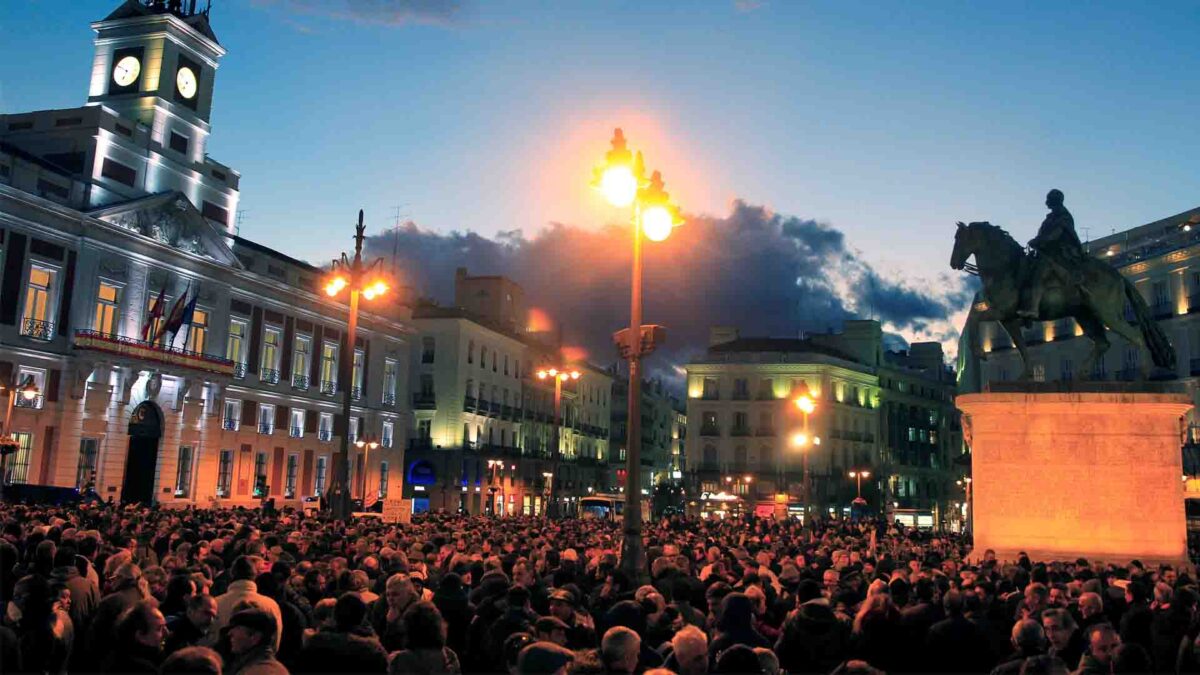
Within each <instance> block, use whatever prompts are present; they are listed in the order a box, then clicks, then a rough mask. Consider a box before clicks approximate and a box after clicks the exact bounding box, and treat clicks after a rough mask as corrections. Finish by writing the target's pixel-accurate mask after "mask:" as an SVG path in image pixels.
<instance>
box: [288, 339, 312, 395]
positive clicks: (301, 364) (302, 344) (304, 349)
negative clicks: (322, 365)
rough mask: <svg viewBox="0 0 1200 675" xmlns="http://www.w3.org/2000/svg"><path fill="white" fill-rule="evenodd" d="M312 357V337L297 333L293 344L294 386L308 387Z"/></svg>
mask: <svg viewBox="0 0 1200 675" xmlns="http://www.w3.org/2000/svg"><path fill="white" fill-rule="evenodd" d="M311 358H312V338H311V337H309V336H307V335H297V336H296V340H295V342H294V343H293V345H292V386H293V387H296V388H297V389H308V366H309V362H310V361H309V359H311Z"/></svg>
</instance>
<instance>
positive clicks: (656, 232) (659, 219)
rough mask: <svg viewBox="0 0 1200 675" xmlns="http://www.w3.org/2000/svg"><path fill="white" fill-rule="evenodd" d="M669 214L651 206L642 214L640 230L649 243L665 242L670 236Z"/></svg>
mask: <svg viewBox="0 0 1200 675" xmlns="http://www.w3.org/2000/svg"><path fill="white" fill-rule="evenodd" d="M673 220H674V218H672V217H671V212H670V211H668V210H667V209H666V208H664V207H661V206H652V207H650V208H648V209H646V210H645V212H643V213H642V230H643V231H644V232H645V233H646V238H647V239H649V240H650V241H665V240H666V238H667V237H669V236H671V228H672V227H673V226H674V223H673V222H672V221H673Z"/></svg>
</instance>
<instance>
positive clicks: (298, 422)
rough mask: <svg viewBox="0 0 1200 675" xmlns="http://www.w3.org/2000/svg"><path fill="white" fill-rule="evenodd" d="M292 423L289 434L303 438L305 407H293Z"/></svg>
mask: <svg viewBox="0 0 1200 675" xmlns="http://www.w3.org/2000/svg"><path fill="white" fill-rule="evenodd" d="M291 417H292V419H291V425H290V427H291V428H290V429H288V435H289V436H291V437H292V438H302V437H303V436H304V409H303V408H292V415H291Z"/></svg>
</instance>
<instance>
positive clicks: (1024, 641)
mask: <svg viewBox="0 0 1200 675" xmlns="http://www.w3.org/2000/svg"><path fill="white" fill-rule="evenodd" d="M1012 644H1013V647H1014V648H1016V650H1017V651H1019V652H1024V653H1026V654H1030V653H1039V654H1040V653H1042V652H1044V651H1046V632H1045V631H1044V630H1043V629H1042V626H1041V624H1039V623H1038V622H1036V621H1034V620H1032V619H1022V620H1020V621H1018V622H1016V623H1015V624H1013V627H1012Z"/></svg>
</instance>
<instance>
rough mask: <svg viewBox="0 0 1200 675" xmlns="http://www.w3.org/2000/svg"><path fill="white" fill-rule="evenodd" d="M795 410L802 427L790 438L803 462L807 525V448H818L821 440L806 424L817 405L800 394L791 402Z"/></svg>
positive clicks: (808, 493) (810, 398)
mask: <svg viewBox="0 0 1200 675" xmlns="http://www.w3.org/2000/svg"><path fill="white" fill-rule="evenodd" d="M793 403H795V405H796V409H797V410H799V411H800V414H801V415H803V416H804V426H803V427H802V430H801V431H799V432H797V433H796V434H794V435H793V436H792V445H794V446H796V447H797V448H799V449H800V452H801V454H802V457H803V460H804V474H803V476H802V480H803V483H804V524H805V525H808V504H809V501H810V497H811V494H810V492H809V491H810V487H809V484H808V482H809V481H808V455H809V452H808V448H809V446H810V445H812V446H818V445H820V444H821V439H820V438H817V437H815V436H813V435H812V431H811V430H810V427H809V423H808V416H809V415H811V414H813V412H814V411H816V409H817V403H816V401H814V400H813V399H812V397H810V396H809V395H808V394H801V395H800V396H798V397H796V399H795V400H794V401H793Z"/></svg>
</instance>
